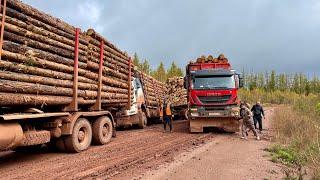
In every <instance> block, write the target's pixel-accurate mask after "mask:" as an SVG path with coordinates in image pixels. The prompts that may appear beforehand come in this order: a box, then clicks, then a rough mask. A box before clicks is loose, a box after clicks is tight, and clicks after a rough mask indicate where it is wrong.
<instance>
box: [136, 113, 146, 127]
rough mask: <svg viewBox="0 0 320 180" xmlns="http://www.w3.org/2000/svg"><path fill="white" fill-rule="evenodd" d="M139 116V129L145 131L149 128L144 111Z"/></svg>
mask: <svg viewBox="0 0 320 180" xmlns="http://www.w3.org/2000/svg"><path fill="white" fill-rule="evenodd" d="M138 116H139V124H138V127H139V128H140V129H144V128H145V127H147V123H148V121H147V117H146V114H145V113H144V112H142V111H139V113H138Z"/></svg>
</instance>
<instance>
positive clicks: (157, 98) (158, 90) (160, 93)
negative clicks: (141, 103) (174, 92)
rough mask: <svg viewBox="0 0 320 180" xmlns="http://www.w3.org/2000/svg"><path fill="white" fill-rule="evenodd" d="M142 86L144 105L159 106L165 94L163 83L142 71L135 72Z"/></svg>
mask: <svg viewBox="0 0 320 180" xmlns="http://www.w3.org/2000/svg"><path fill="white" fill-rule="evenodd" d="M136 73H137V76H138V77H139V78H140V80H141V83H142V85H143V87H144V94H145V98H146V105H147V106H150V107H157V108H158V107H160V105H161V104H162V101H163V98H164V95H165V93H166V92H165V87H166V85H165V83H162V82H160V81H158V80H156V79H155V78H153V77H151V76H150V75H147V74H145V73H143V72H138V71H137V72H136Z"/></svg>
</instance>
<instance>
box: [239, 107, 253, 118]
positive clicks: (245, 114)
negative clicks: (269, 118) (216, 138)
mask: <svg viewBox="0 0 320 180" xmlns="http://www.w3.org/2000/svg"><path fill="white" fill-rule="evenodd" d="M241 116H242V119H243V121H251V120H252V117H253V114H252V112H251V110H250V109H248V108H247V107H243V108H241Z"/></svg>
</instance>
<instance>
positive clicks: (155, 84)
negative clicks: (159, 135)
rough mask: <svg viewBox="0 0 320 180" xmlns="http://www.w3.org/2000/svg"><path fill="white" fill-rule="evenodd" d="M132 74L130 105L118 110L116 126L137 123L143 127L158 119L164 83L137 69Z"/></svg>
mask: <svg viewBox="0 0 320 180" xmlns="http://www.w3.org/2000/svg"><path fill="white" fill-rule="evenodd" d="M134 74H135V76H134V78H133V81H132V87H133V93H132V94H133V101H132V103H131V107H130V108H129V109H124V110H122V111H118V112H117V113H116V115H115V120H116V123H117V126H133V125H137V126H138V127H139V128H141V129H143V128H145V127H146V126H147V124H148V123H149V122H159V121H160V105H161V102H162V100H163V95H164V84H163V83H161V82H159V81H157V80H155V79H154V78H153V77H151V76H148V75H146V74H144V73H142V72H140V71H138V70H135V71H134ZM151 86H152V87H151Z"/></svg>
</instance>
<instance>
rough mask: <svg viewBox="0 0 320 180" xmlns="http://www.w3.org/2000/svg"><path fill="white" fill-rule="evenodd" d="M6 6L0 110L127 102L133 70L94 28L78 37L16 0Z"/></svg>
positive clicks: (75, 30) (67, 27) (75, 31)
mask: <svg viewBox="0 0 320 180" xmlns="http://www.w3.org/2000/svg"><path fill="white" fill-rule="evenodd" d="M3 6H4V5H2V6H1V12H4V11H3V10H4V7H3ZM6 6H7V7H6V8H5V13H2V14H1V20H2V23H1V26H2V27H3V25H4V31H3V32H2V33H3V34H2V36H3V42H2V43H1V45H2V48H0V49H1V59H0V99H1V101H0V106H2V107H4V106H18V105H19V106H21V105H32V106H39V107H46V106H53V105H58V106H67V105H69V104H70V103H71V102H72V101H73V100H74V99H75V98H76V100H77V103H78V104H79V105H82V106H84V105H86V106H87V107H93V106H94V105H97V102H98V101H99V102H100V104H101V103H102V106H113V107H114V106H119V107H124V106H126V105H127V104H128V103H130V102H131V101H130V100H129V99H131V97H132V96H131V92H132V91H131V83H130V82H131V74H132V73H131V71H132V68H131V67H132V66H131V60H130V57H129V56H128V55H127V54H126V53H124V52H122V51H121V50H119V49H118V48H117V47H115V46H114V45H113V44H111V43H110V42H109V41H107V40H106V39H105V38H103V37H102V36H101V35H99V34H98V33H96V32H95V31H94V30H92V29H90V30H88V31H87V32H84V33H82V32H80V30H79V29H78V28H75V27H73V26H71V25H69V24H67V23H65V22H63V21H61V20H59V19H57V18H54V17H52V16H50V15H48V14H45V13H43V12H40V11H38V10H37V9H35V8H33V7H31V6H28V5H26V4H23V3H22V2H20V1H18V0H7V3H6ZM1 41H2V40H1ZM100 71H101V72H100ZM100 74H101V75H100ZM100 89H101V91H100ZM150 94H151V93H150ZM150 99H151V98H150ZM152 102H156V100H155V99H152ZM98 104H99V103H98ZM100 106H101V105H100ZM100 108H101V107H97V106H95V107H94V108H93V110H99V109H100Z"/></svg>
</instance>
